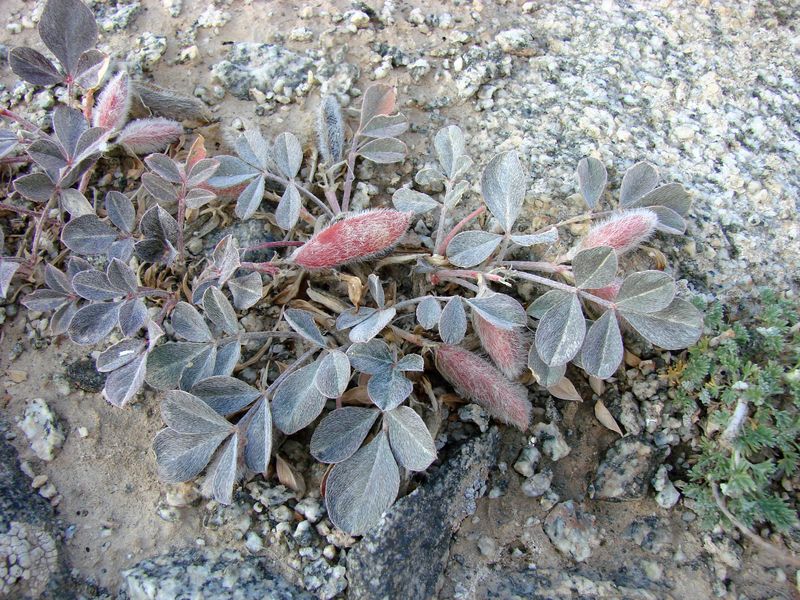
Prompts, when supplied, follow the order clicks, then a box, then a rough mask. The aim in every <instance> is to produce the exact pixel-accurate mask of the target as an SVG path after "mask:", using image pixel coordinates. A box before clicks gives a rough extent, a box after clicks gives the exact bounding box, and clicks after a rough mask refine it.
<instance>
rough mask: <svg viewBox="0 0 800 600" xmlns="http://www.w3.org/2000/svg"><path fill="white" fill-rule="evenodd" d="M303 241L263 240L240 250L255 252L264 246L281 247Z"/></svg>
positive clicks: (298, 244) (299, 243) (296, 244)
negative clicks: (261, 242)
mask: <svg viewBox="0 0 800 600" xmlns="http://www.w3.org/2000/svg"><path fill="white" fill-rule="evenodd" d="M304 243H305V242H293V241H289V240H283V241H278V242H264V243H263V244H256V245H255V246H248V247H247V248H244V249H243V250H242V254H245V253H246V252H255V251H257V250H265V249H266V248H283V247H285V246H302V245H303V244H304Z"/></svg>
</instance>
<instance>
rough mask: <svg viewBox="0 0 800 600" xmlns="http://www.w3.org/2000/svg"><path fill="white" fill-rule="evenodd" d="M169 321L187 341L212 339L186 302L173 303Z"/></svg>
mask: <svg viewBox="0 0 800 600" xmlns="http://www.w3.org/2000/svg"><path fill="white" fill-rule="evenodd" d="M76 277H77V276H76ZM170 323H171V324H172V328H173V329H174V330H175V335H177V336H178V337H179V338H182V339H184V340H186V341H187V342H210V341H211V340H212V339H213V338H212V335H211V330H210V329H209V328H208V325H206V320H205V319H204V318H203V317H202V315H201V314H200V313H199V312H197V309H196V308H195V307H194V306H192V305H191V304H189V303H188V302H178V304H176V305H175V308H174V309H173V311H172V317H171V319H170Z"/></svg>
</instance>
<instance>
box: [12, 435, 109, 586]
mask: <svg viewBox="0 0 800 600" xmlns="http://www.w3.org/2000/svg"><path fill="white" fill-rule="evenodd" d="M6 431H7V426H6V425H5V423H3V422H2V421H0V598H19V599H27V598H45V599H47V598H59V599H62V598H63V599H65V600H69V599H71V598H78V597H91V598H99V597H101V594H100V593H99V592H98V591H97V590H94V589H91V588H89V587H88V586H86V585H82V584H79V583H78V582H76V581H74V580H72V578H71V577H70V575H69V569H68V568H67V566H66V563H65V561H64V551H63V548H62V545H61V534H60V531H59V528H58V526H57V524H56V523H55V521H54V517H53V509H52V508H51V506H50V503H49V502H48V501H47V500H45V499H44V498H42V497H41V496H40V495H39V494H37V493H36V492H35V491H34V490H33V488H31V481H30V479H29V478H28V477H27V476H26V475H25V474H24V473H23V472H22V471H21V470H20V468H19V462H18V460H17V453H16V451H15V450H14V448H13V447H12V446H11V445H10V444H9V443H8V442H7V441H6Z"/></svg>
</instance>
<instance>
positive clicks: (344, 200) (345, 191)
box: [342, 132, 359, 212]
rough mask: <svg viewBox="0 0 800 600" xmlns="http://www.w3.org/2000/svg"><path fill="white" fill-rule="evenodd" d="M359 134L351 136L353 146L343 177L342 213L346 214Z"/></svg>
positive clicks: (354, 171)
mask: <svg viewBox="0 0 800 600" xmlns="http://www.w3.org/2000/svg"><path fill="white" fill-rule="evenodd" d="M358 135H359V133H358V132H356V134H355V135H354V136H353V144H352V145H351V146H350V154H348V155H347V174H346V175H345V176H344V189H343V190H342V211H343V212H347V211H348V209H349V208H350V194H351V193H352V191H353V180H354V179H355V177H356V149H357V145H356V140H357V139H358Z"/></svg>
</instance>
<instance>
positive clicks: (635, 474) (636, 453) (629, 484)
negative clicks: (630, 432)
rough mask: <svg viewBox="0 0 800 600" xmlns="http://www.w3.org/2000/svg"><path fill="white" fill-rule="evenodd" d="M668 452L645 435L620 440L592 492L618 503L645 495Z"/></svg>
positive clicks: (603, 464)
mask: <svg viewBox="0 0 800 600" xmlns="http://www.w3.org/2000/svg"><path fill="white" fill-rule="evenodd" d="M664 455H665V452H664V451H663V450H659V449H657V448H656V447H655V446H653V445H652V444H649V443H647V442H646V441H644V440H643V439H641V438H637V437H624V438H620V439H618V440H617V441H616V442H614V444H613V445H612V446H611V447H610V448H609V449H608V451H607V452H606V455H605V456H604V457H603V461H602V462H601V463H600V466H599V467H597V472H596V473H595V477H594V483H593V484H592V486H591V487H590V489H589V494H590V495H591V496H592V497H593V498H596V499H598V500H612V501H616V502H622V501H625V500H636V499H638V498H642V497H643V496H644V495H645V493H646V492H647V486H648V484H649V482H650V480H651V479H652V478H653V475H654V473H655V472H656V469H657V468H658V465H659V463H660V462H661V461H662V460H663V458H664Z"/></svg>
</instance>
